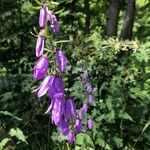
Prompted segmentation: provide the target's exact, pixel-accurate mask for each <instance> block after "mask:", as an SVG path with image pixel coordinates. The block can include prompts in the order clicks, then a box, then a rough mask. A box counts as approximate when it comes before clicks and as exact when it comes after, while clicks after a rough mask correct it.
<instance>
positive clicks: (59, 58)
mask: <svg viewBox="0 0 150 150" xmlns="http://www.w3.org/2000/svg"><path fill="white" fill-rule="evenodd" d="M55 59H56V64H57V67H58V69H59V71H60V72H64V71H65V69H66V67H67V63H68V60H67V57H66V56H65V54H64V53H63V52H62V51H61V50H60V49H57V50H56V54H55Z"/></svg>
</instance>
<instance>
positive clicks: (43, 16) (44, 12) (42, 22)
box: [39, 6, 48, 28]
mask: <svg viewBox="0 0 150 150" xmlns="http://www.w3.org/2000/svg"><path fill="white" fill-rule="evenodd" d="M47 16H48V7H47V6H43V7H42V8H41V9H40V14H39V26H40V28H44V27H45V26H46V24H47Z"/></svg>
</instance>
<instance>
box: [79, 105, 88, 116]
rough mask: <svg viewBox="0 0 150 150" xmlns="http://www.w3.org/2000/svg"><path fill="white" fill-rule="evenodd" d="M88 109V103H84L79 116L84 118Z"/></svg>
mask: <svg viewBox="0 0 150 150" xmlns="http://www.w3.org/2000/svg"><path fill="white" fill-rule="evenodd" d="M87 111H88V105H87V103H84V104H83V106H82V108H81V110H80V111H79V118H80V119H82V118H83V116H84V114H85V113H86V112H87Z"/></svg>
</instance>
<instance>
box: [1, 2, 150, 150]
mask: <svg viewBox="0 0 150 150" xmlns="http://www.w3.org/2000/svg"><path fill="white" fill-rule="evenodd" d="M57 2H60V4H59V5H58V6H57V7H54V11H55V12H58V11H60V10H61V11H60V12H59V13H58V14H57V16H58V18H59V21H60V24H61V33H60V39H58V40H68V39H69V38H70V39H73V40H71V42H70V43H65V44H63V49H64V51H65V53H66V54H67V56H68V58H69V63H70V65H69V67H68V69H67V72H66V73H65V74H64V81H65V87H66V89H68V90H69V91H68V92H69V93H70V94H71V96H72V97H73V98H74V100H75V101H76V102H77V105H78V106H81V103H82V102H83V101H84V100H85V98H86V94H85V93H84V91H83V87H82V85H81V82H80V77H81V74H82V70H81V68H83V67H84V68H86V69H87V70H88V72H89V75H90V82H91V83H92V85H93V87H94V96H95V102H94V104H93V105H92V106H91V107H90V110H89V111H88V114H87V117H88V116H91V117H92V118H93V120H94V123H95V124H94V129H93V130H92V131H90V130H86V129H84V130H83V133H81V134H79V135H78V136H77V137H76V141H75V143H74V145H72V146H70V148H69V147H68V145H66V139H65V138H64V137H63V136H62V135H60V134H59V133H58V132H57V130H56V128H55V127H53V125H51V123H50V118H49V116H48V115H44V112H45V110H46V109H47V107H48V103H49V101H48V98H47V97H46V96H45V97H43V98H41V99H37V98H36V96H35V95H34V94H33V93H31V91H32V89H33V88H35V86H37V85H38V84H37V83H36V82H35V81H33V77H32V72H33V69H32V68H33V66H34V63H35V61H36V60H35V50H34V49H35V42H36V37H34V36H33V35H32V34H31V33H33V34H37V30H39V29H38V26H37V24H38V11H39V9H38V8H37V6H38V4H37V3H36V2H35V1H33V0H30V1H26V0H16V1H14V0H1V1H0V23H1V25H0V149H7V150H8V149H23V150H26V149H27V150H28V149H32V150H39V149H40V150H48V149H53V150H54V149H56V150H63V149H64V150H66V149H71V148H72V149H76V150H80V149H83V150H84V149H90V150H92V149H96V150H99V149H106V150H117V149H122V150H134V149H135V150H142V149H143V150H149V149H150V127H149V126H150V115H149V114H150V42H149V39H150V37H149V35H150V30H149V28H150V17H149V6H150V2H149V1H148V0H147V1H146V0H142V1H141V0H138V1H137V12H136V18H135V24H134V37H133V40H132V41H123V42H121V41H118V40H117V39H116V38H108V37H106V36H105V24H106V21H105V20H106V8H107V2H108V1H99V0H91V1H90V8H91V34H90V35H88V36H87V35H85V33H84V22H85V15H84V6H83V1H82V0H80V1H78V2H77V3H76V7H75V9H71V8H72V7H71V6H72V5H71V1H66V0H64V1H61V0H58V1H57ZM70 9H71V10H74V11H71V10H70ZM70 11H71V12H70ZM122 16H123V12H122V13H121V15H120V20H119V22H120V23H119V25H120V26H121V22H122V19H121V18H122ZM120 26H119V28H120ZM84 123H85V124H86V122H84Z"/></svg>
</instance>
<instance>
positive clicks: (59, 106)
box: [52, 98, 64, 126]
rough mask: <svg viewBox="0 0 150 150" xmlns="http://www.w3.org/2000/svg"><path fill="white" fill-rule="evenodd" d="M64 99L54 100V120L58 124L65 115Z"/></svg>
mask: <svg viewBox="0 0 150 150" xmlns="http://www.w3.org/2000/svg"><path fill="white" fill-rule="evenodd" d="M63 107H64V105H63V100H62V99H57V98H56V99H55V100H54V106H53V109H52V122H54V124H55V125H56V126H57V125H58V124H59V122H60V120H61V117H62V115H63V111H64V109H63Z"/></svg>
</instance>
